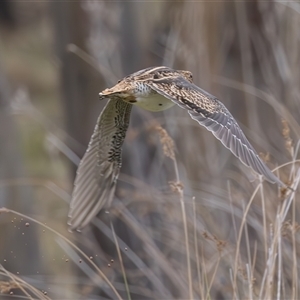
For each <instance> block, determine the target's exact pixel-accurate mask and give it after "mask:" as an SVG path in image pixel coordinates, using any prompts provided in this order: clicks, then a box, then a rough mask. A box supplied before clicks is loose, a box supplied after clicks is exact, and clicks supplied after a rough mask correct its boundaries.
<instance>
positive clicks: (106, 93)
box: [99, 80, 132, 100]
mask: <svg viewBox="0 0 300 300" xmlns="http://www.w3.org/2000/svg"><path fill="white" fill-rule="evenodd" d="M131 94H132V87H131V85H130V84H128V82H125V80H119V81H118V83H117V84H116V85H114V86H113V87H111V88H108V89H105V90H103V91H102V92H100V93H99V97H100V100H103V99H105V98H108V97H112V96H116V97H120V98H126V97H128V96H130V95H131Z"/></svg>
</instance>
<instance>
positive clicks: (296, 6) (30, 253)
mask: <svg viewBox="0 0 300 300" xmlns="http://www.w3.org/2000/svg"><path fill="white" fill-rule="evenodd" d="M299 14H300V2H299V1H289V2H283V1H271V0H270V1H245V2H244V1H223V2H222V1H221V2H215V1H211V2H209V1H207V2H197V1H184V0H182V1H174V2H173V1H138V2H136V1H88V0H86V1H39V2H28V1H26V2H25V1H8V0H7V1H1V2H0V208H2V207H4V208H6V209H4V208H2V209H1V210H0V245H1V246H0V295H1V296H0V298H1V299H2V296H3V299H6V298H5V297H7V298H8V299H11V298H17V299H19V297H20V298H21V297H25V298H29V299H32V298H30V297H33V298H34V299H49V298H50V299H204V298H205V299H206V298H207V299H233V298H248V299H250V298H258V299H271V298H275V297H276V296H277V298H278V299H280V298H285V299H297V297H298V295H299V286H298V272H299V266H298V264H297V260H298V257H299V256H298V255H299V251H300V248H299V232H298V230H299V225H298V222H299V205H298V204H297V203H296V199H297V197H296V196H297V193H296V194H292V195H291V194H290V192H288V191H285V190H281V191H280V190H278V187H276V186H274V185H271V184H269V183H267V182H264V183H263V184H260V180H259V178H257V176H256V175H255V174H254V173H252V171H251V170H249V169H248V168H246V167H245V166H243V165H242V164H241V163H240V162H239V160H238V159H236V158H235V157H234V156H233V155H232V154H231V153H230V152H229V151H228V150H227V149H225V148H224V147H223V146H222V145H221V143H220V142H219V141H217V140H216V139H215V138H214V137H213V136H212V135H211V133H210V132H207V131H206V130H205V129H204V128H201V127H200V126H199V125H198V123H196V122H195V121H193V120H191V119H190V117H189V115H188V114H187V112H186V111H184V110H182V109H180V108H179V107H173V108H171V109H170V110H168V111H165V112H162V113H150V112H146V111H143V110H141V109H139V108H137V107H134V108H133V112H132V116H131V121H130V122H131V123H130V127H129V130H128V132H127V137H126V140H125V143H124V147H123V166H122V170H121V175H120V178H119V181H118V187H117V191H116V196H115V199H114V202H113V207H112V209H111V213H110V214H109V215H106V214H103V213H100V214H99V216H98V218H96V219H95V221H94V224H92V225H91V226H90V227H89V228H87V229H86V230H84V231H83V232H82V233H69V232H68V228H67V214H68V203H69V201H70V198H71V192H72V187H73V180H74V177H75V172H76V168H77V166H78V163H79V161H80V158H81V157H82V156H83V154H84V152H85V150H86V147H87V145H88V142H89V139H90V137H91V134H92V132H93V128H94V126H95V124H96V119H97V117H98V115H99V113H100V112H101V109H102V108H103V107H104V105H105V103H104V102H100V101H98V93H99V92H100V91H101V90H103V89H105V88H107V87H110V86H112V85H114V84H115V83H116V81H117V80H118V79H121V78H122V77H124V76H125V75H128V74H130V73H132V72H135V71H137V70H140V69H143V68H146V67H149V66H159V65H165V66H168V67H172V68H175V69H185V70H189V71H191V72H192V73H193V75H194V82H195V83H196V84H197V85H199V86H200V87H201V88H203V89H205V90H207V91H208V92H210V93H211V94H213V95H215V96H217V97H218V98H219V99H220V100H221V101H222V102H223V103H224V104H225V105H226V106H227V108H229V110H230V111H231V113H232V114H233V116H234V117H235V118H236V119H237V121H238V122H239V124H240V126H241V128H242V129H243V130H244V132H245V134H246V136H247V137H248V138H249V140H250V141H251V143H252V144H253V146H254V147H255V148H256V149H257V151H258V152H259V153H261V154H262V157H263V158H264V159H265V160H266V162H267V164H268V166H269V167H270V168H271V169H273V168H276V167H278V169H277V171H276V174H277V175H278V176H279V177H280V178H281V179H282V180H283V181H284V182H286V183H288V184H292V183H294V187H295V188H296V187H297V182H298V179H299V176H297V175H298V173H297V166H298V165H297V158H298V157H299V155H298V141H299V138H300V130H299V117H300V97H299V95H300V94H299V86H300V85H299V83H300V68H299V65H300V30H299V28H300V15H299ZM161 128H163V129H164V130H166V131H164V130H163V129H161ZM172 144H174V145H173V146H172ZM170 145H171V146H170ZM168 146H169V147H171V148H172V147H174V151H175V157H176V158H175V159H172V158H170V157H168V156H167V155H166V154H167V153H166V151H164V148H165V147H168ZM177 169H178V174H177V172H176V170H177ZM178 181H179V182H180V184H178ZM77 247H79V248H77ZM79 249H80V250H81V251H82V252H80V250H79ZM22 299H23V298H22Z"/></svg>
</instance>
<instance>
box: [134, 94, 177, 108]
mask: <svg viewBox="0 0 300 300" xmlns="http://www.w3.org/2000/svg"><path fill="white" fill-rule="evenodd" d="M174 104H175V103H173V102H172V101H171V100H169V99H167V98H165V97H163V96H161V95H160V94H151V95H149V96H147V97H136V102H135V103H134V105H137V106H139V107H141V108H143V109H145V110H149V111H161V110H165V109H168V108H170V107H172V106H173V105H174Z"/></svg>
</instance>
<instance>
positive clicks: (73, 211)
mask: <svg viewBox="0 0 300 300" xmlns="http://www.w3.org/2000/svg"><path fill="white" fill-rule="evenodd" d="M99 95H100V99H105V98H107V99H109V101H108V103H107V104H106V106H105V108H104V109H103V111H102V113H101V114H100V116H99V118H98V121H97V124H96V127H95V130H94V133H93V135H92V137H91V141H90V143H89V145H88V149H87V151H86V153H85V155H84V156H83V158H82V160H81V162H80V165H79V167H78V170H77V175H76V179H75V183H74V185H75V186H74V190H73V194H72V200H71V204H70V212H69V225H70V229H71V230H74V229H77V230H78V231H80V230H81V229H82V228H83V227H85V226H86V225H87V224H88V223H89V222H90V221H91V220H92V219H93V218H94V217H95V216H96V215H97V214H98V213H99V211H100V210H101V209H103V208H106V209H107V208H109V207H110V205H111V202H112V199H113V197H114V192H115V187H116V181H117V178H118V175H119V172H120V168H121V147H122V144H123V141H124V139H125V135H126V131H127V128H128V124H129V118H130V112H131V108H132V105H137V106H140V107H142V108H144V109H146V110H149V111H161V110H165V109H168V108H170V107H171V106H173V105H175V104H177V105H178V106H180V107H182V108H184V109H186V110H187V111H188V113H189V114H190V116H191V118H192V119H194V120H195V121H197V122H198V123H199V124H200V125H202V126H204V127H205V128H206V129H207V130H209V131H211V132H212V134H213V135H214V136H215V137H216V138H217V139H219V140H220V141H221V142H222V144H223V145H224V146H225V147H226V148H228V149H229V150H230V151H231V152H232V153H233V154H234V155H235V156H236V157H238V158H239V159H240V161H241V162H242V163H244V164H245V165H246V166H248V167H250V168H252V169H253V170H254V171H255V172H256V173H258V174H259V175H263V176H264V177H265V179H266V180H268V181H269V182H271V183H276V184H278V185H279V186H283V187H286V185H285V184H284V183H283V182H282V181H281V180H280V179H279V178H278V177H276V176H275V175H274V174H273V173H272V172H271V171H270V169H269V168H268V167H267V166H266V165H265V163H264V162H263V161H262V160H261V159H260V157H259V156H258V154H257V152H256V151H255V149H254V148H253V147H252V146H251V144H250V143H249V141H248V140H247V138H246V137H245V135H244V133H243V132H242V130H241V128H240V127H239V125H238V123H237V122H236V121H235V119H234V118H233V116H232V115H231V113H230V112H229V111H228V110H227V108H226V107H225V106H224V105H223V104H222V103H221V102H220V101H219V100H218V99H217V98H216V97H214V96H212V95H211V94H209V93H207V92H206V91H204V90H202V89H201V88H199V87H198V86H196V85H195V84H194V83H193V78H192V73H191V72H189V71H181V70H173V69H170V68H168V67H152V68H147V69H144V70H141V71H138V72H136V73H133V74H132V75H129V76H127V77H125V78H124V79H122V80H120V81H119V82H118V83H117V84H116V85H115V86H113V87H112V88H108V89H105V90H104V91H102V92H101V93H100V94H99Z"/></svg>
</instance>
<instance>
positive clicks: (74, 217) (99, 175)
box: [69, 99, 132, 230]
mask: <svg viewBox="0 0 300 300" xmlns="http://www.w3.org/2000/svg"><path fill="white" fill-rule="evenodd" d="M131 107H132V105H131V104H128V103H126V102H124V101H122V100H120V99H111V100H109V102H108V103H107V105H106V106H105V108H104V109H103V111H102V113H101V114H100V116H99V118H98V121H97V124H96V127H95V130H94V133H93V135H92V137H91V140H90V143H89V146H88V149H87V150H86V153H85V154H84V156H83V158H82V160H81V162H80V165H79V167H78V170H77V175H76V179H75V183H74V185H75V186H74V190H73V194H72V200H71V204H70V212H69V225H70V229H71V230H73V229H77V230H81V229H82V228H83V227H85V226H86V225H87V224H88V223H89V222H90V221H91V219H92V218H93V217H95V216H96V215H97V213H98V212H99V211H100V210H101V209H102V208H103V207H108V206H109V205H110V204H111V201H112V199H113V196H114V191H115V187H116V180H117V178H118V175H119V172H120V168H121V151H122V150H121V147H122V144H123V141H124V139H125V135H126V131H127V128H128V124H129V118H130V112H131Z"/></svg>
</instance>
